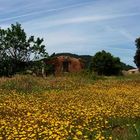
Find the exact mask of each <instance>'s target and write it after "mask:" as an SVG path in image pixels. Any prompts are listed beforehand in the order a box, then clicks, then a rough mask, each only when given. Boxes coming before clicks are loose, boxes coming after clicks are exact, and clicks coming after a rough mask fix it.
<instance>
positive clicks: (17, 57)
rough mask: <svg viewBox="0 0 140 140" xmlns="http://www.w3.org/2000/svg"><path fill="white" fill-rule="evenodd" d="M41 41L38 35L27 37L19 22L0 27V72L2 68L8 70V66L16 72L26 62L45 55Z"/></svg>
mask: <svg viewBox="0 0 140 140" xmlns="http://www.w3.org/2000/svg"><path fill="white" fill-rule="evenodd" d="M42 43H43V39H40V38H39V37H38V38H36V39H35V37H34V36H30V37H27V35H26V33H25V31H24V29H22V27H21V24H19V23H16V24H15V25H14V24H12V25H11V27H10V28H7V29H1V28H0V62H1V65H0V69H1V73H2V70H3V69H4V71H8V69H9V67H10V68H11V69H10V70H11V71H14V73H16V72H18V71H19V70H21V68H23V67H21V66H23V65H24V64H26V63H27V62H29V61H31V60H36V59H38V58H44V57H46V56H47V55H48V54H47V53H46V50H45V45H42ZM3 66H4V68H3ZM4 71H3V72H4ZM8 73H9V71H8Z"/></svg>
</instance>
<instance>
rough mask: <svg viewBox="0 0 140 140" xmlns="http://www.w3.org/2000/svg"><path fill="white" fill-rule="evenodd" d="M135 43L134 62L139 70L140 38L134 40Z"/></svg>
mask: <svg viewBox="0 0 140 140" xmlns="http://www.w3.org/2000/svg"><path fill="white" fill-rule="evenodd" d="M135 43H136V48H137V50H136V54H135V56H134V62H135V64H136V66H137V67H138V68H139V70H140V37H139V38H137V39H136V40H135Z"/></svg>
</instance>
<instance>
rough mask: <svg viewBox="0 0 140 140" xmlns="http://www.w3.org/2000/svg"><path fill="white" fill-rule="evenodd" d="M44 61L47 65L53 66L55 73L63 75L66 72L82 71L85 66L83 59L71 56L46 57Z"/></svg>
mask: <svg viewBox="0 0 140 140" xmlns="http://www.w3.org/2000/svg"><path fill="white" fill-rule="evenodd" d="M44 62H45V64H46V65H51V66H53V69H52V71H53V73H54V74H55V75H61V74H63V73H66V72H70V73H73V72H80V71H81V70H82V69H83V68H84V62H83V61H82V59H80V58H79V59H78V58H74V57H70V56H55V57H52V58H50V59H45V60H44Z"/></svg>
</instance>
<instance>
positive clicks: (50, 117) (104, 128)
mask: <svg viewBox="0 0 140 140" xmlns="http://www.w3.org/2000/svg"><path fill="white" fill-rule="evenodd" d="M48 139H49V140H140V75H134V76H125V77H123V76H120V77H109V78H108V77H94V76H93V77H90V76H84V75H80V76H79V75H68V76H67V75H66V76H63V77H51V76H50V77H47V78H46V79H43V78H41V77H34V76H30V75H16V76H14V77H12V78H1V79H0V140H48Z"/></svg>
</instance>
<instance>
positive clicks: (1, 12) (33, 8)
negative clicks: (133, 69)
mask: <svg viewBox="0 0 140 140" xmlns="http://www.w3.org/2000/svg"><path fill="white" fill-rule="evenodd" d="M16 22H19V23H20V24H21V25H22V27H23V28H24V29H25V32H26V33H27V35H28V36H31V35H34V36H35V37H40V38H44V44H45V45H46V50H47V52H48V53H49V55H51V54H52V53H54V52H55V53H62V52H70V53H74V54H79V55H92V56H93V55H94V54H95V53H96V52H98V51H101V50H105V51H107V52H110V53H112V54H113V55H114V56H115V57H120V59H121V61H122V62H125V63H126V64H130V65H133V66H135V64H134V62H133V57H134V55H135V52H136V46H135V39H136V38H138V37H140V0H0V27H1V28H7V27H10V25H11V24H15V23H16Z"/></svg>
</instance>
